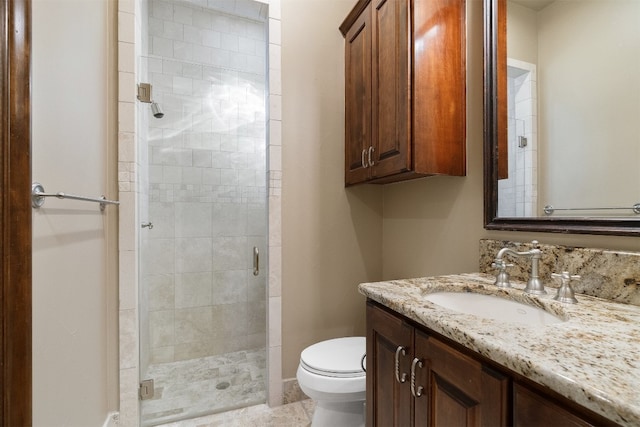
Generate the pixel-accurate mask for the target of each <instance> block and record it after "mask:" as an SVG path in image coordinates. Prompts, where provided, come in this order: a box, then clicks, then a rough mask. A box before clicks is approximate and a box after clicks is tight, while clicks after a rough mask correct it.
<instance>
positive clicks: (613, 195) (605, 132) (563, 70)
mask: <svg viewBox="0 0 640 427" xmlns="http://www.w3.org/2000/svg"><path fill="white" fill-rule="evenodd" d="M638 16H640V3H639V2H637V1H619V2H602V1H582V2H572V1H564V2H556V3H553V4H551V5H549V6H548V7H546V8H544V9H543V10H542V11H540V12H539V14H538V59H539V63H538V74H539V79H538V92H539V101H540V103H539V112H540V116H539V128H538V134H539V141H540V144H539V154H540V165H541V166H546V168H545V169H544V170H543V171H542V173H540V175H539V176H540V191H539V197H540V199H539V200H540V201H541V205H542V206H544V205H547V204H550V205H553V206H557V207H590V206H629V207H630V206H631V205H633V204H634V203H637V202H638V200H640V199H639V198H640V168H638V161H639V160H640V144H638V141H639V140H640V127H639V126H638V118H639V117H640V95H639V94H640V81H639V80H638V75H639V74H640V55H638V54H637V52H638V50H639V49H640V29H638ZM594 29H596V30H595V31H594ZM632 29H634V30H632ZM559 41H561V42H559ZM631 52H635V53H631ZM600 213H602V212H600ZM615 214H617V215H620V214H624V215H630V216H633V215H634V214H633V213H632V212H631V210H630V209H629V210H628V211H627V212H623V211H620V212H618V211H616V212H615Z"/></svg>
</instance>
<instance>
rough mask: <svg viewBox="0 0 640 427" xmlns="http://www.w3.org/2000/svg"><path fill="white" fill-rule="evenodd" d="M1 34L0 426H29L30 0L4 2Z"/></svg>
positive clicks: (30, 403)
mask: <svg viewBox="0 0 640 427" xmlns="http://www.w3.org/2000/svg"><path fill="white" fill-rule="evenodd" d="M0 30H1V31H0V34H1V35H2V43H1V44H0V64H1V66H0V70H1V71H0V79H1V82H2V106H1V107H0V114H1V116H2V117H1V123H2V137H1V138H2V141H1V142H0V144H1V145H0V147H1V148H0V177H1V179H0V236H1V238H0V263H2V278H1V279H0V370H1V373H0V393H1V396H2V405H0V425H6V426H31V425H32V423H33V419H32V367H31V360H32V341H31V340H32V332H31V324H32V316H31V310H32V300H31V260H32V255H31V247H32V218H31V215H32V213H31V196H30V194H31V0H4V1H3V2H2V3H1V4H0Z"/></svg>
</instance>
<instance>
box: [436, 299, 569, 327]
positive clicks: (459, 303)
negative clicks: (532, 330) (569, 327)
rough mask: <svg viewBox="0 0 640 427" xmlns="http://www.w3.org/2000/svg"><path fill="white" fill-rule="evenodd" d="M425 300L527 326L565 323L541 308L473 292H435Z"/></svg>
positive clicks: (468, 312) (462, 311)
mask: <svg viewBox="0 0 640 427" xmlns="http://www.w3.org/2000/svg"><path fill="white" fill-rule="evenodd" d="M425 299H427V300H428V301H431V302H432V303H434V304H438V305H439V306H442V307H444V308H448V309H449V310H454V311H458V312H461V313H465V314H472V315H474V316H479V317H484V318H489V319H495V320H500V321H503V322H510V323H525V324H527V325H551V324H554V323H561V322H564V320H562V319H561V318H559V317H556V316H554V315H553V314H550V313H547V312H546V311H544V310H543V309H541V308H538V307H532V306H530V305H527V304H522V303H519V302H516V301H511V300H507V299H504V298H498V297H494V296H491V295H483V294H476V293H473V292H434V293H432V294H427V295H426V296H425Z"/></svg>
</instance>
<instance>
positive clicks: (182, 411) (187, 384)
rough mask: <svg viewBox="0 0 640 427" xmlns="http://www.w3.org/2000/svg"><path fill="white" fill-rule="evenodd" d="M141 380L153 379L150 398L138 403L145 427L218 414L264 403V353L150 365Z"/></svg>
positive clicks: (250, 352) (259, 350)
mask: <svg viewBox="0 0 640 427" xmlns="http://www.w3.org/2000/svg"><path fill="white" fill-rule="evenodd" d="M145 378H151V379H153V380H154V386H155V396H154V398H152V399H150V400H145V401H143V402H142V425H143V426H145V427H146V426H156V425H158V424H163V423H168V422H173V421H176V420H182V419H191V418H195V417H199V416H202V415H203V414H210V413H212V412H220V413H222V412H223V411H228V410H229V409H235V408H244V407H248V406H253V405H257V404H259V403H261V402H265V401H266V396H267V390H266V351H265V349H264V348H261V349H255V350H247V351H238V352H235V353H228V354H223V355H218V356H209V357H203V358H199V359H192V360H183V361H179V362H172V363H162V364H157V365H151V366H149V369H148V370H147V374H146V375H145ZM265 406H266V405H265ZM253 411H258V410H257V409H254V410H253ZM245 412H247V411H245ZM251 413H252V414H253V412H251ZM177 425H183V424H180V423H178V424H177ZM184 425H192V424H184ZM205 425H206V424H205ZM213 425H221V424H213ZM224 425H226V424H224ZM233 425H236V424H233ZM238 425H241V424H238ZM245 425H251V424H245Z"/></svg>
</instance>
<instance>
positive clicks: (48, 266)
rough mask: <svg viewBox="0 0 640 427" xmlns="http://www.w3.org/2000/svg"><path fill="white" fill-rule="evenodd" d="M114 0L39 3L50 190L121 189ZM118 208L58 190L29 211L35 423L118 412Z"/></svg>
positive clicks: (97, 418)
mask: <svg viewBox="0 0 640 427" xmlns="http://www.w3.org/2000/svg"><path fill="white" fill-rule="evenodd" d="M114 4H115V3H113V2H112V3H110V4H109V3H107V2H103V1H100V2H97V1H79V0H78V1H52V0H47V1H44V0H36V1H34V2H33V75H32V82H33V84H32V89H33V91H32V100H33V121H32V129H33V149H32V152H33V180H34V181H40V182H41V183H42V184H43V185H44V188H45V190H46V191H48V192H58V191H63V192H68V193H72V194H80V195H87V196H94V197H98V196H100V195H101V194H105V195H107V197H109V196H110V198H112V197H113V195H114V194H115V192H114V191H113V190H114V189H113V188H111V187H112V186H113V184H114V183H115V182H116V180H115V170H114V166H115V150H116V147H115V144H114V143H113V136H114V135H113V133H112V131H111V129H114V128H115V120H114V108H113V106H114V103H113V102H109V100H115V98H114V96H115V92H114V89H115V84H113V80H112V77H113V74H112V73H110V72H109V70H110V69H113V67H114V62H113V54H114V51H113V50H112V49H111V48H110V46H111V45H110V44H109V42H108V39H109V38H110V37H111V36H112V35H113V29H114V28H115V19H114V14H113V13H111V12H112V11H111V9H112V8H113V5H114ZM79 17H82V19H79ZM117 212H118V211H117V208H116V207H113V206H109V207H107V209H106V211H105V213H104V214H102V213H101V212H100V209H99V205H98V204H93V203H84V202H78V201H69V200H57V199H47V201H46V203H45V205H44V207H42V208H40V209H39V210H34V212H33V228H34V230H33V422H34V425H36V426H62V425H64V426H98V425H102V424H103V423H104V422H105V420H106V419H107V414H108V412H109V411H110V410H115V409H117V407H116V403H115V402H116V398H117V376H116V369H117V360H118V359H117V358H118V347H117V341H116V338H117V335H116V332H117V320H116V317H115V316H116V310H117V294H116V292H117V283H116V280H117V279H116V277H117V276H116V274H117V270H116V268H117V265H116V261H115V260H116V259H117V253H116V252H115V239H114V237H115V231H116V227H117Z"/></svg>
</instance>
